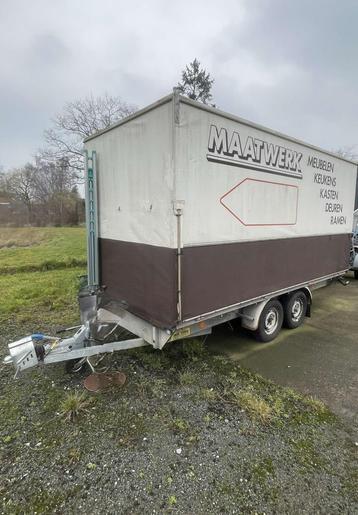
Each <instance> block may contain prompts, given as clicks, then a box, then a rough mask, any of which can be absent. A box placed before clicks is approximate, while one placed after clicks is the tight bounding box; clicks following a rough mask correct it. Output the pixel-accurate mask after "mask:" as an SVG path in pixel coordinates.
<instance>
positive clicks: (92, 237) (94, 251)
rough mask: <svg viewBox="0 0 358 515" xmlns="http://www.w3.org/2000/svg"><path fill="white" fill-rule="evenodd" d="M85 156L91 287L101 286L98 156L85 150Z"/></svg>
mask: <svg viewBox="0 0 358 515" xmlns="http://www.w3.org/2000/svg"><path fill="white" fill-rule="evenodd" d="M84 158H85V196H86V231H87V271H88V272H87V273H88V286H89V288H92V289H93V288H96V287H98V286H99V276H98V214H97V166H96V164H97V162H96V161H97V156H96V151H95V150H93V152H92V154H91V156H89V155H88V151H87V150H85V151H84Z"/></svg>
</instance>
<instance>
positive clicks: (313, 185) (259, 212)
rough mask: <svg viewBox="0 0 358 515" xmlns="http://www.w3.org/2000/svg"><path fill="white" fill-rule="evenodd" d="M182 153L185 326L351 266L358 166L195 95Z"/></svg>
mask: <svg viewBox="0 0 358 515" xmlns="http://www.w3.org/2000/svg"><path fill="white" fill-rule="evenodd" d="M176 147H177V148H176V155H177V163H176V192H175V193H176V197H177V198H180V199H184V200H185V205H184V208H183V234H182V239H183V245H184V248H183V256H182V278H183V282H182V286H181V290H182V313H183V319H184V320H188V319H191V318H193V317H195V316H197V315H199V314H205V313H210V312H213V311H215V310H217V309H220V308H223V307H225V306H229V305H235V304H237V303H241V302H244V301H247V300H248V299H253V298H257V297H260V296H262V295H265V294H267V293H272V294H274V293H275V292H278V291H280V290H283V289H287V288H290V287H294V286H295V285H298V284H302V283H306V282H311V281H316V280H318V279H319V278H321V277H326V276H329V275H333V274H339V273H343V272H344V271H345V270H347V269H348V268H349V255H350V242H351V227H352V213H353V206H354V198H355V190H356V174H357V165H356V164H355V163H352V162H350V161H347V160H345V159H342V158H340V157H339V156H336V155H334V154H332V153H329V152H325V151H323V150H321V149H318V148H316V147H313V146H311V145H307V144H304V143H302V142H299V141H297V140H295V139H292V138H289V137H288V136H285V135H282V134H278V133H276V132H274V131H271V130H269V129H265V128H262V127H260V126H257V125H255V124H252V123H250V122H247V121H245V120H241V119H238V118H236V117H234V116H231V115H228V114H226V113H221V112H219V111H217V110H216V109H211V108H208V107H206V106H203V105H202V104H198V103H196V102H192V101H190V100H188V99H181V106H180V123H179V124H178V128H177V138H176Z"/></svg>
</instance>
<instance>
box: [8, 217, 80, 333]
mask: <svg viewBox="0 0 358 515" xmlns="http://www.w3.org/2000/svg"><path fill="white" fill-rule="evenodd" d="M85 243H86V242H85V229H84V228H78V227H73V228H72V227H69V228H56V227H46V228H32V227H31V228H21V229H13V228H11V229H1V232H0V290H1V292H2V295H1V296H0V323H1V322H4V321H5V320H9V319H11V320H12V321H13V322H15V323H16V322H20V321H26V320H31V321H34V322H36V323H41V321H42V320H43V319H45V320H46V321H47V322H49V321H50V322H52V323H53V324H56V323H57V324H60V325H61V324H62V323H66V322H65V321H70V322H72V321H73V320H75V319H78V316H79V314H78V308H77V299H76V293H77V291H78V285H79V277H80V276H81V275H84V274H85V273H86V268H85V267H86V245H85Z"/></svg>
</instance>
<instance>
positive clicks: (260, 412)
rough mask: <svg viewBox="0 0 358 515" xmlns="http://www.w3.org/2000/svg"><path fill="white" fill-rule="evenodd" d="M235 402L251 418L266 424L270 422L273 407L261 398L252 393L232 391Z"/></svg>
mask: <svg viewBox="0 0 358 515" xmlns="http://www.w3.org/2000/svg"><path fill="white" fill-rule="evenodd" d="M232 396H233V400H234V401H235V402H236V403H237V404H238V405H239V406H240V407H241V408H242V409H244V410H245V411H246V412H247V413H248V414H249V416H250V417H251V418H252V419H254V420H258V421H260V422H262V423H264V424H267V423H268V422H270V420H271V417H272V407H271V406H270V405H269V404H268V403H267V402H266V401H265V400H264V399H262V398H261V397H259V396H258V395H256V394H254V393H252V392H250V391H238V390H232Z"/></svg>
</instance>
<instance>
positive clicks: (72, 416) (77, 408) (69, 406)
mask: <svg viewBox="0 0 358 515" xmlns="http://www.w3.org/2000/svg"><path fill="white" fill-rule="evenodd" d="M90 403H91V399H89V398H88V397H87V396H86V395H85V394H84V393H80V392H71V393H68V394H67V395H66V397H65V398H64V399H63V401H62V402H61V406H60V416H62V417H64V418H65V419H66V420H69V421H70V422H74V421H75V420H76V419H77V418H78V417H79V416H80V414H81V413H84V412H86V411H87V408H88V406H89V404H90Z"/></svg>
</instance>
